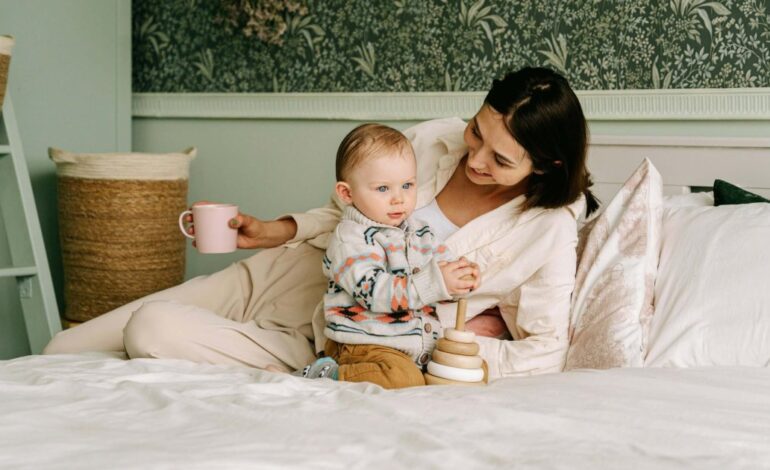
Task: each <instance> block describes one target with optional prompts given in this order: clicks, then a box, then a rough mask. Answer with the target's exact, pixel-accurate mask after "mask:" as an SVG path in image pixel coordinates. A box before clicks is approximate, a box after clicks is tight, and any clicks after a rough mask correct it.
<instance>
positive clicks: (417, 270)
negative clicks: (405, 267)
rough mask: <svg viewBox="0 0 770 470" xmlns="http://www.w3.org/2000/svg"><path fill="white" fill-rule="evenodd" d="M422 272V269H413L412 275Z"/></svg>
mask: <svg viewBox="0 0 770 470" xmlns="http://www.w3.org/2000/svg"><path fill="white" fill-rule="evenodd" d="M419 272H420V268H414V269H412V274H417V273H419Z"/></svg>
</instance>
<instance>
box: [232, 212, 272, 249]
mask: <svg viewBox="0 0 770 470" xmlns="http://www.w3.org/2000/svg"><path fill="white" fill-rule="evenodd" d="M228 223H229V225H230V228H235V229H238V248H266V247H267V245H266V240H265V238H266V235H267V233H266V232H267V229H266V222H263V221H261V220H259V219H257V218H256V217H252V216H250V215H248V214H244V213H241V212H238V215H237V216H236V217H235V218H233V219H230V221H229V222H228Z"/></svg>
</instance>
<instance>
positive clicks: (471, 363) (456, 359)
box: [433, 349, 482, 369]
mask: <svg viewBox="0 0 770 470" xmlns="http://www.w3.org/2000/svg"><path fill="white" fill-rule="evenodd" d="M433 362H436V363H438V364H441V365H442V366H449V367H459V368H460V369H480V368H481V362H482V361H481V358H480V357H479V356H462V355H460V354H452V353H449V352H444V351H441V350H438V349H436V350H435V351H433Z"/></svg>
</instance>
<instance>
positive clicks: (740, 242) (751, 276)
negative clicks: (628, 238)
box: [645, 204, 770, 367]
mask: <svg viewBox="0 0 770 470" xmlns="http://www.w3.org/2000/svg"><path fill="white" fill-rule="evenodd" d="M663 234H664V235H663V241H662V246H661V256H660V267H659V269H658V277H657V280H656V283H655V316H654V317H653V320H652V325H651V328H650V335H649V347H648V350H647V357H646V359H645V365H649V366H678V367H687V366H706V365H744V366H767V365H770V289H768V286H770V263H768V260H770V243H768V240H770V204H747V205H740V206H721V207H672V208H666V209H665V210H664V215H663Z"/></svg>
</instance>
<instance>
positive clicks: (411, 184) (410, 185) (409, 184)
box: [401, 183, 414, 189]
mask: <svg viewBox="0 0 770 470" xmlns="http://www.w3.org/2000/svg"><path fill="white" fill-rule="evenodd" d="M412 186H414V184H413V183H404V185H403V186H401V187H402V188H404V189H409V188H411V187H412Z"/></svg>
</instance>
